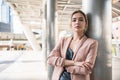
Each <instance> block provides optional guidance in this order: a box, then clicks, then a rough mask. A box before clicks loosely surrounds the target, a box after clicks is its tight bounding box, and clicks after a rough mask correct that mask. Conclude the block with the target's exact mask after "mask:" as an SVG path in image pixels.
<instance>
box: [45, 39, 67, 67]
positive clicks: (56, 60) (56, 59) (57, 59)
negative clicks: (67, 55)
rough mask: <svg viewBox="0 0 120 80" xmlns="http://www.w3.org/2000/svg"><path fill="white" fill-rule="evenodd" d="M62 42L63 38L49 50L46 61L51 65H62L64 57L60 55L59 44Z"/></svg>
mask: <svg viewBox="0 0 120 80" xmlns="http://www.w3.org/2000/svg"><path fill="white" fill-rule="evenodd" d="M62 44H63V38H62V39H61V40H60V41H59V42H58V44H57V45H56V46H55V47H54V49H53V50H52V51H51V52H50V54H49V56H48V58H47V63H48V64H50V65H52V66H64V61H65V59H64V58H62V57H61V45H62Z"/></svg>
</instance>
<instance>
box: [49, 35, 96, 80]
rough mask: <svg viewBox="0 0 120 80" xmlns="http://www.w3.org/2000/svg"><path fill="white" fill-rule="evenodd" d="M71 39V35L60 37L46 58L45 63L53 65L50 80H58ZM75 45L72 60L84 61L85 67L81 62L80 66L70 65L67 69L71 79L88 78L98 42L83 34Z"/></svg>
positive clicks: (84, 79)
mask: <svg viewBox="0 0 120 80" xmlns="http://www.w3.org/2000/svg"><path fill="white" fill-rule="evenodd" d="M71 40H72V37H69V38H63V39H61V40H60V41H59V43H58V44H57V45H56V46H55V48H54V49H53V50H52V51H51V53H50V55H49V56H48V58H47V63H48V64H50V65H52V66H54V71H53V76H52V80H59V78H60V75H61V73H62V72H63V67H64V61H65V58H66V51H67V48H68V47H69V44H70V42H71ZM76 46H77V48H76V50H75V52H74V55H73V58H72V60H74V61H77V62H78V61H79V62H83V61H84V63H85V64H86V65H87V67H86V66H83V65H82V64H81V66H70V67H68V68H67V71H68V72H70V73H71V80H90V73H91V72H92V69H93V66H94V63H95V59H96V56H97V48H98V42H97V41H96V40H94V39H91V38H87V37H86V36H83V37H82V39H81V40H80V41H79V42H78V45H76Z"/></svg>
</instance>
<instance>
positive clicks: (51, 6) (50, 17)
mask: <svg viewBox="0 0 120 80" xmlns="http://www.w3.org/2000/svg"><path fill="white" fill-rule="evenodd" d="M55 4H56V0H47V38H48V40H47V41H48V46H47V47H48V48H47V54H49V53H50V51H51V50H52V49H53V48H54V45H55V27H54V25H55V23H54V22H55V6H56V5H55ZM52 72H53V67H51V66H49V65H48V80H51V76H52Z"/></svg>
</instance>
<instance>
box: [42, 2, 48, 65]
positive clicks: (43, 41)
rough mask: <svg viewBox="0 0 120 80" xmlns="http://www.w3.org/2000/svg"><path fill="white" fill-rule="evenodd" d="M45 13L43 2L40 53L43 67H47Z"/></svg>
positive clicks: (45, 6)
mask: <svg viewBox="0 0 120 80" xmlns="http://www.w3.org/2000/svg"><path fill="white" fill-rule="evenodd" d="M46 13H47V3H46V1H45V0H44V2H43V18H42V55H43V57H44V58H43V59H44V62H45V67H47V34H46V33H47V26H46Z"/></svg>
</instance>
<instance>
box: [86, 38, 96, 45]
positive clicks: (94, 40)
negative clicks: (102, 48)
mask: <svg viewBox="0 0 120 80" xmlns="http://www.w3.org/2000/svg"><path fill="white" fill-rule="evenodd" d="M87 42H89V43H97V44H98V40H97V39H94V38H87Z"/></svg>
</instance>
